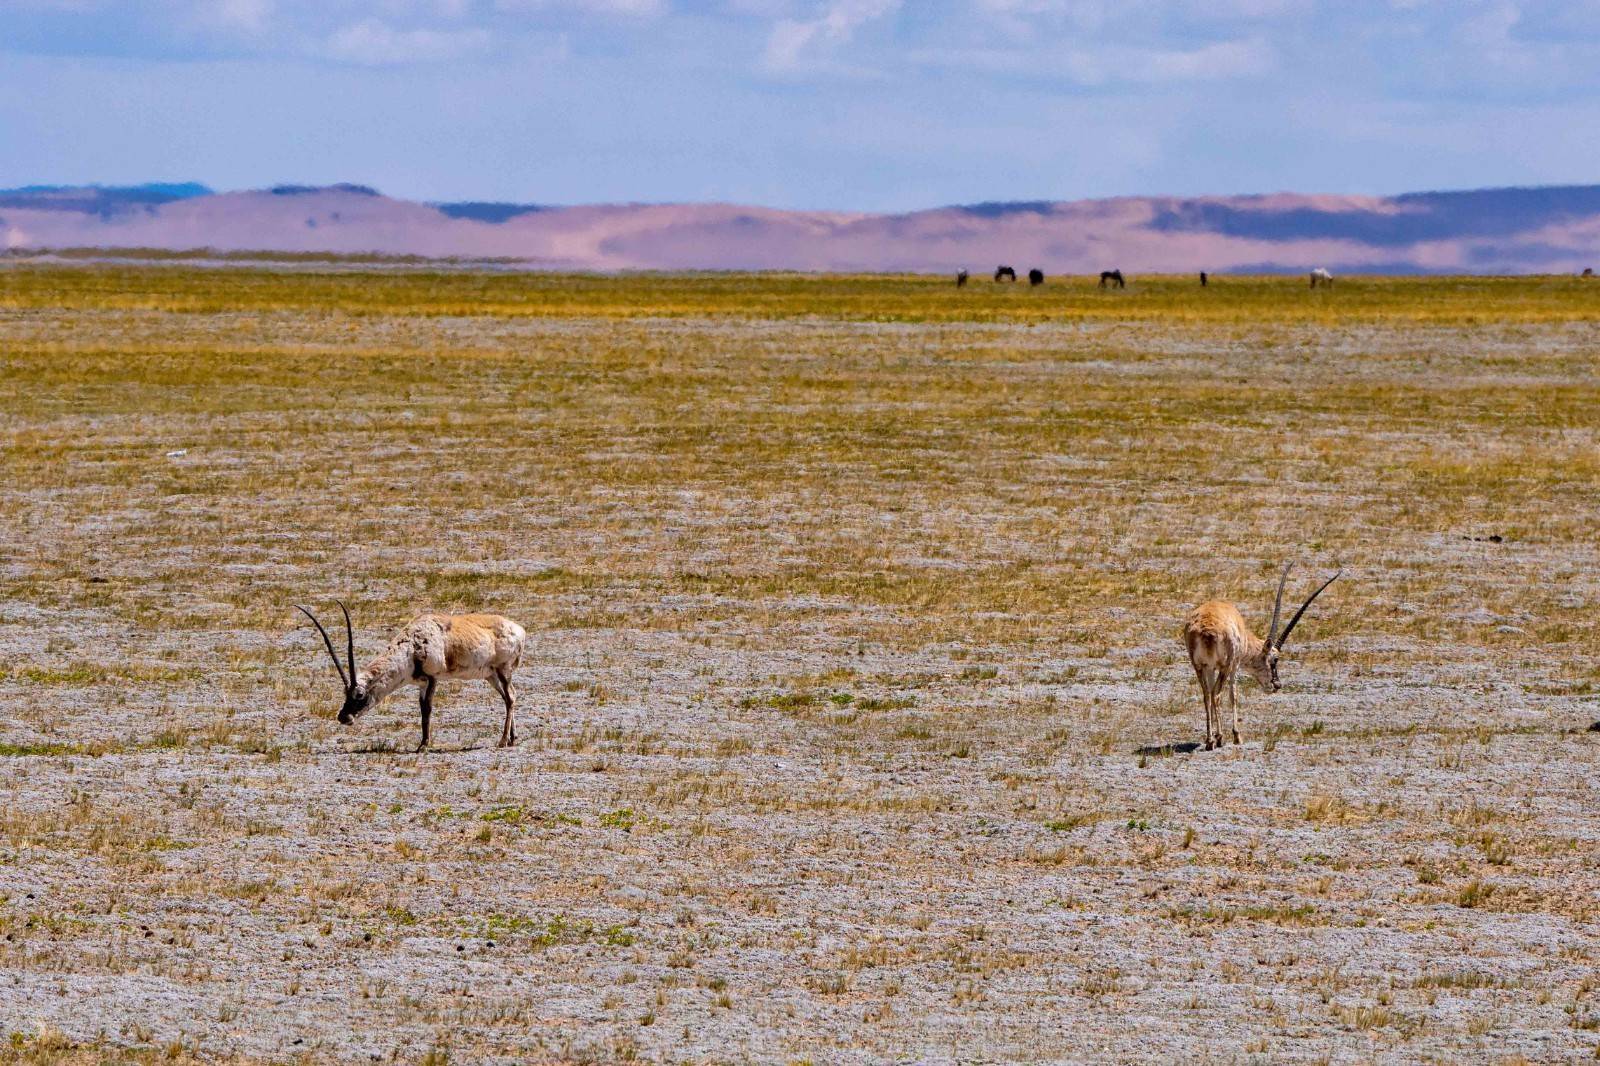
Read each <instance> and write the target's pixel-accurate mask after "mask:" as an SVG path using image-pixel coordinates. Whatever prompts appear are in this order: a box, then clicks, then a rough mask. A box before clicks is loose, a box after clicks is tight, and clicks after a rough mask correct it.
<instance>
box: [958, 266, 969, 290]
mask: <svg viewBox="0 0 1600 1066" xmlns="http://www.w3.org/2000/svg"><path fill="white" fill-rule="evenodd" d="M966 283H967V272H966V271H965V270H958V271H956V288H958V289H959V288H961V287H962V286H963V285H965V284H966Z"/></svg>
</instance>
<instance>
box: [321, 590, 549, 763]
mask: <svg viewBox="0 0 1600 1066" xmlns="http://www.w3.org/2000/svg"><path fill="white" fill-rule="evenodd" d="M295 609H296V610H298V611H300V613H302V614H304V615H305V616H306V617H307V618H309V619H311V624H312V625H314V626H316V627H317V632H319V633H321V634H322V643H323V645H324V646H325V647H326V648H327V649H328V655H329V656H331V657H332V658H333V668H334V669H335V670H337V671H338V672H339V680H340V681H341V682H343V684H344V706H343V707H341V708H340V709H339V724H340V725H349V724H350V723H351V722H353V721H355V720H356V718H357V717H359V716H360V715H361V714H362V713H363V712H364V711H366V710H367V709H368V708H371V707H375V706H377V705H378V704H379V703H382V702H383V700H384V699H385V697H387V696H388V695H389V694H390V693H392V692H394V691H395V690H396V689H398V688H399V687H400V686H402V685H405V684H407V683H409V684H413V685H416V686H417V687H418V688H420V689H421V690H422V697H421V703H422V742H421V743H420V744H418V745H417V751H419V752H420V751H425V750H427V747H428V735H429V719H430V718H431V717H432V715H433V691H434V688H435V687H436V686H437V685H438V683H439V682H441V681H472V680H483V681H488V682H489V687H490V688H493V689H494V690H495V692H496V693H498V694H499V696H500V698H501V699H502V700H503V701H505V705H506V717H505V724H504V725H503V726H502V727H501V729H500V743H499V746H500V747H502V748H508V747H510V746H511V745H513V744H515V743H516V742H517V718H516V707H517V696H516V692H515V691H514V690H513V689H512V685H511V676H512V674H513V673H515V672H516V669H517V666H518V665H519V664H520V663H521V661H522V648H523V645H524V644H525V643H526V642H527V639H528V635H527V633H526V632H524V631H523V628H522V627H521V626H519V625H517V623H515V622H513V621H512V620H511V619H509V618H504V617H502V616H500V615H497V614H424V615H419V616H418V617H416V618H414V619H412V620H411V622H409V623H408V624H407V625H406V626H405V627H404V628H403V629H401V630H400V631H399V632H398V633H396V634H395V635H394V637H393V638H392V639H390V641H389V646H388V647H387V648H385V649H384V650H383V651H382V652H380V653H379V654H378V656H377V657H376V658H375V659H373V660H372V661H371V662H369V663H367V665H366V666H364V667H362V668H361V669H360V670H357V669H356V647H355V634H354V633H353V632H352V630H351V628H350V611H349V609H348V608H346V607H345V605H344V604H343V603H340V604H339V609H340V610H341V611H343V612H344V631H345V654H346V658H347V661H348V663H349V666H350V670H349V673H348V674H347V673H346V672H345V669H344V667H343V666H341V665H340V664H339V656H338V654H337V653H336V652H335V651H334V650H333V641H332V640H331V639H330V638H329V637H328V631H327V630H326V629H323V628H322V623H321V622H319V621H317V617H316V615H314V614H312V613H311V612H310V611H309V610H307V609H306V608H304V607H300V606H299V605H296V608H295Z"/></svg>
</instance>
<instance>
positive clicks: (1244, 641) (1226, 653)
mask: <svg viewBox="0 0 1600 1066" xmlns="http://www.w3.org/2000/svg"><path fill="white" fill-rule="evenodd" d="M1293 565H1294V564H1293V563H1292V562H1291V563H1285V564H1284V565H1283V576H1282V577H1280V578H1279V579H1278V598H1277V599H1276V600H1275V601H1274V602H1273V604H1272V625H1271V626H1270V627H1269V628H1268V629H1267V639H1266V640H1262V639H1261V638H1260V637H1258V636H1256V635H1255V634H1254V633H1252V632H1250V627H1249V626H1248V625H1246V624H1245V621H1244V616H1243V615H1241V614H1240V613H1239V609H1238V608H1237V607H1235V606H1234V605H1233V604H1231V603H1227V602H1224V601H1223V600H1211V601H1209V602H1207V603H1202V604H1201V605H1200V606H1198V607H1196V608H1195V609H1194V610H1193V611H1190V612H1189V617H1188V619H1187V620H1185V622H1184V623H1183V643H1184V646H1185V647H1187V648H1188V649H1189V662H1190V663H1192V664H1193V665H1194V672H1195V675H1196V676H1197V677H1198V678H1199V679H1200V698H1201V699H1202V700H1204V701H1205V705H1206V750H1207V751H1210V750H1211V749H1212V748H1220V747H1222V707H1221V699H1222V689H1223V687H1224V686H1226V687H1227V689H1228V704H1229V706H1231V707H1232V708H1233V742H1234V743H1235V744H1238V743H1239V724H1240V723H1239V692H1238V688H1237V686H1236V685H1235V684H1234V675H1235V674H1236V673H1237V672H1238V670H1239V668H1240V667H1241V666H1242V667H1244V668H1245V669H1246V670H1249V671H1250V673H1251V674H1253V675H1254V676H1255V679H1256V683H1257V684H1259V685H1260V686H1261V687H1262V688H1264V689H1266V690H1267V691H1268V692H1276V691H1278V689H1280V688H1282V687H1283V686H1282V685H1281V684H1280V683H1279V681H1278V654H1279V653H1280V652H1281V651H1282V650H1283V642H1284V641H1286V640H1288V639H1289V634H1290V633H1292V632H1294V627H1295V625H1296V623H1298V622H1299V621H1300V616H1301V615H1303V614H1305V613H1306V608H1307V607H1310V606H1311V601H1312V600H1314V599H1316V598H1317V597H1318V596H1320V595H1322V590H1323V589H1325V588H1327V587H1328V586H1329V585H1331V584H1333V582H1334V579H1335V578H1337V577H1338V576H1339V574H1342V573H1344V571H1343V570H1342V569H1341V570H1340V571H1339V573H1338V574H1334V575H1333V577H1330V578H1329V579H1328V580H1326V581H1324V582H1323V583H1322V586H1321V588H1318V589H1317V591H1315V592H1313V593H1312V594H1311V595H1309V596H1307V597H1306V602H1304V603H1302V604H1301V605H1300V609H1299V610H1298V611H1296V612H1295V613H1294V617H1293V618H1291V619H1289V624H1288V625H1286V626H1284V627H1283V632H1282V633H1279V632H1278V616H1279V614H1280V612H1281V611H1282V609H1283V586H1284V584H1285V583H1287V582H1288V580H1289V568H1290V567H1291V566H1293Z"/></svg>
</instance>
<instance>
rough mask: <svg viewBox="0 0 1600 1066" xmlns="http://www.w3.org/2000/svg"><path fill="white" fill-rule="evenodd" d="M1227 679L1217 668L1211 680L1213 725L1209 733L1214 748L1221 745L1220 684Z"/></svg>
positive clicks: (1224, 682)
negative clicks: (1212, 729)
mask: <svg viewBox="0 0 1600 1066" xmlns="http://www.w3.org/2000/svg"><path fill="white" fill-rule="evenodd" d="M1228 680H1229V679H1228V678H1225V677H1223V675H1222V671H1221V670H1218V671H1217V673H1216V676H1215V677H1213V678H1212V682H1211V721H1212V724H1213V726H1214V727H1215V729H1214V731H1213V732H1212V734H1211V746H1212V747H1214V748H1221V747H1222V686H1223V685H1224V684H1226V683H1227V682H1228Z"/></svg>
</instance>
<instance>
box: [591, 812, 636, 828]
mask: <svg viewBox="0 0 1600 1066" xmlns="http://www.w3.org/2000/svg"><path fill="white" fill-rule="evenodd" d="M638 820H639V819H638V817H637V816H636V815H635V814H634V813H633V808H632V807H623V808H621V809H619V810H615V811H607V812H606V813H605V814H602V815H601V816H600V824H601V825H602V826H604V827H605V828H607V829H623V830H630V829H632V828H633V827H634V825H635V824H637V822H638Z"/></svg>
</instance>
